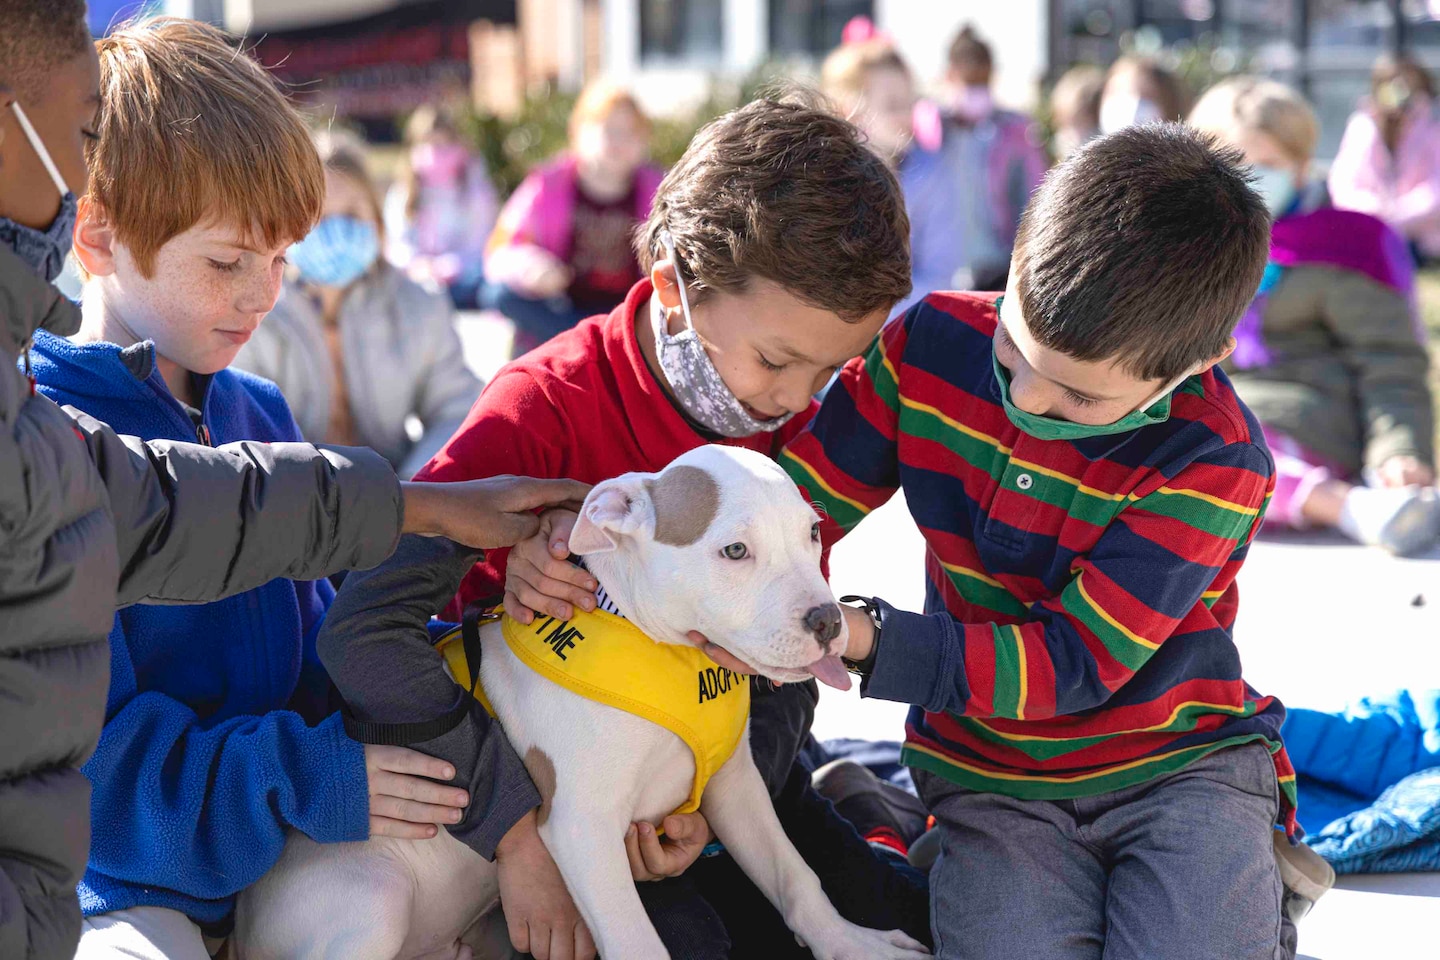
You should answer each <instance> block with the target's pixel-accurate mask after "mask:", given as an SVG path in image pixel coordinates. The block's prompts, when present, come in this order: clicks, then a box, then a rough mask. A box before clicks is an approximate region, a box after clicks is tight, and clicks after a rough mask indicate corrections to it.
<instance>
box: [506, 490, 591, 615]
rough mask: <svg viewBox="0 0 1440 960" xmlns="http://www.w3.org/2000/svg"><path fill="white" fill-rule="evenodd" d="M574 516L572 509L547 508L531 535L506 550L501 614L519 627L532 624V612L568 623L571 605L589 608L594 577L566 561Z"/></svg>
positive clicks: (572, 611)
mask: <svg viewBox="0 0 1440 960" xmlns="http://www.w3.org/2000/svg"><path fill="white" fill-rule="evenodd" d="M578 516H579V515H578V514H576V513H575V512H574V511H572V510H547V511H546V512H545V513H542V514H541V515H540V529H539V530H538V531H537V532H536V533H535V535H534V536H532V537H530V538H529V539H526V540H521V541H520V542H519V543H517V544H516V545H515V549H513V550H511V551H510V559H509V560H508V561H507V562H506V564H505V611H506V612H507V613H509V614H510V616H512V617H514V618H515V619H516V620H519V621H520V622H521V623H530V622H532V621H533V620H534V619H535V614H536V613H540V614H542V615H544V616H547V617H556V618H558V619H560V620H569V619H570V618H571V617H572V616H574V615H575V607H579V608H580V609H582V610H585V611H590V610H594V609H595V589H596V587H597V586H598V585H597V584H596V582H595V578H594V577H592V576H591V575H590V572H589V571H588V570H585V569H584V568H583V567H578V566H576V565H575V564H573V563H571V562H570V561H569V560H567V559H566V558H567V557H569V556H570V531H572V530H574V529H575V521H576V519H577V518H578Z"/></svg>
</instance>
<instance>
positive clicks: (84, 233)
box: [74, 195, 115, 277]
mask: <svg viewBox="0 0 1440 960" xmlns="http://www.w3.org/2000/svg"><path fill="white" fill-rule="evenodd" d="M74 250H75V259H76V260H78V261H80V266H82V267H84V268H85V272H86V273H88V274H89V275H90V276H92V277H108V276H110V275H111V274H113V273H114V272H115V228H114V227H113V226H111V224H110V218H109V217H108V216H106V213H105V208H104V207H102V206H101V205H100V204H99V202H97V201H96V200H95V199H94V198H93V197H91V196H89V195H86V196H83V197H81V198H80V202H79V204H78V211H77V216H76V219H75V244H74Z"/></svg>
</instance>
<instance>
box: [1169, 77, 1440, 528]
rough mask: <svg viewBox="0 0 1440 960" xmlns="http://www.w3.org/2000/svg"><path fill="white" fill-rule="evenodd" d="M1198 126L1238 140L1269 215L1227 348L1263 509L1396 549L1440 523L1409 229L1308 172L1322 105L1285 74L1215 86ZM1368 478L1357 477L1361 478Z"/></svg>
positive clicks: (1199, 110) (1289, 521)
mask: <svg viewBox="0 0 1440 960" xmlns="http://www.w3.org/2000/svg"><path fill="white" fill-rule="evenodd" d="M1190 122H1191V124H1192V125H1193V126H1196V127H1198V128H1200V129H1201V130H1205V131H1207V132H1210V133H1213V134H1215V135H1216V136H1218V137H1220V138H1221V139H1223V140H1225V141H1228V142H1229V143H1231V144H1233V145H1234V146H1235V147H1237V148H1239V149H1240V150H1241V151H1242V152H1243V153H1244V154H1245V159H1246V160H1247V161H1248V162H1249V163H1251V164H1252V165H1253V169H1254V172H1255V177H1256V181H1255V186H1256V189H1257V190H1258V191H1259V192H1260V193H1261V194H1262V195H1263V196H1264V197H1265V200H1266V203H1267V205H1268V206H1269V207H1270V211H1271V214H1272V215H1273V216H1274V217H1275V224H1274V227H1273V230H1272V232H1271V246H1270V262H1269V264H1268V266H1267V267H1266V270H1265V275H1264V279H1263V280H1262V281H1261V284H1260V292H1259V295H1258V296H1257V297H1256V298H1255V301H1254V303H1252V304H1251V306H1250V308H1249V310H1248V312H1247V313H1246V314H1245V316H1244V317H1243V318H1242V319H1241V321H1240V324H1239V326H1238V327H1237V328H1236V331H1235V336H1236V339H1237V341H1238V345H1237V347H1236V349H1235V353H1234V355H1233V356H1232V358H1231V360H1230V367H1231V369H1232V370H1233V373H1232V378H1233V381H1234V384H1235V388H1236V390H1237V391H1238V392H1239V394H1240V397H1241V398H1242V399H1243V400H1244V401H1245V402H1246V404H1248V405H1249V407H1250V409H1251V410H1253V411H1254V413H1255V415H1256V416H1257V417H1258V418H1259V419H1260V422H1261V424H1262V426H1263V427H1264V430H1265V438H1266V441H1267V442H1268V444H1269V446H1270V450H1271V452H1272V454H1273V455H1274V457H1275V467H1276V480H1275V495H1274V498H1273V500H1272V502H1271V504H1270V510H1269V513H1268V514H1267V519H1268V520H1270V521H1271V522H1277V523H1282V524H1285V525H1287V526H1290V527H1310V526H1321V527H1334V528H1336V529H1338V530H1340V531H1341V532H1342V533H1344V534H1345V535H1346V536H1348V537H1350V538H1351V539H1354V540H1357V541H1359V542H1361V543H1368V544H1376V545H1379V546H1381V547H1384V548H1385V549H1387V550H1389V551H1391V552H1393V553H1397V554H1410V553H1415V552H1418V551H1422V550H1425V549H1427V548H1428V547H1429V546H1430V545H1431V544H1433V543H1434V542H1435V540H1436V538H1437V536H1440V501H1437V499H1436V495H1435V490H1434V488H1433V484H1434V482H1435V470H1434V423H1433V415H1432V407H1431V401H1430V391H1429V388H1428V387H1427V386H1426V373H1427V370H1428V359H1427V356H1426V352H1425V347H1424V344H1423V336H1422V335H1421V334H1420V332H1419V328H1418V326H1417V323H1416V317H1415V311H1414V303H1413V293H1414V270H1413V266H1412V264H1411V262H1410V258H1409V256H1408V255H1407V252H1406V249H1405V243H1404V241H1403V240H1402V239H1401V238H1400V237H1399V236H1398V235H1397V234H1396V233H1395V232H1394V231H1393V230H1391V229H1390V228H1389V227H1387V226H1386V225H1385V224H1384V223H1383V222H1381V221H1380V220H1378V219H1376V218H1375V217H1372V216H1369V215H1368V214H1363V213H1357V212H1353V211H1346V210H1337V209H1335V208H1333V207H1331V206H1330V205H1329V204H1328V203H1327V202H1326V199H1325V191H1324V185H1323V184H1319V183H1313V184H1312V183H1310V182H1309V180H1308V174H1309V169H1310V159H1311V156H1312V154H1313V153H1314V150H1315V143H1316V140H1317V138H1318V136H1319V126H1318V124H1317V122H1316V120H1315V114H1314V112H1313V111H1312V110H1311V109H1310V106H1309V105H1308V104H1307V103H1306V102H1305V101H1304V99H1303V98H1302V97H1301V96H1300V95H1299V94H1298V93H1296V92H1295V91H1294V90H1291V89H1290V88H1289V87H1286V86H1284V85H1283V84H1280V83H1277V82H1275V81H1271V80H1261V79H1257V78H1254V77H1235V78H1231V79H1229V80H1225V81H1223V82H1221V83H1219V84H1217V85H1216V86H1214V87H1212V88H1211V89H1210V90H1209V91H1208V92H1207V93H1206V94H1205V96H1204V97H1202V98H1201V100H1200V102H1199V103H1198V104H1197V105H1196V107H1195V110H1194V112H1193V113H1192V114H1191V116H1190ZM1362 478H1363V480H1362Z"/></svg>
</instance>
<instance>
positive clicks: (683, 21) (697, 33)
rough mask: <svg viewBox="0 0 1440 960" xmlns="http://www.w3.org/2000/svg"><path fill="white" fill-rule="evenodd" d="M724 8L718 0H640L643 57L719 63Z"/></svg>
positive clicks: (648, 59) (641, 55) (722, 46)
mask: <svg viewBox="0 0 1440 960" xmlns="http://www.w3.org/2000/svg"><path fill="white" fill-rule="evenodd" d="M724 11H725V5H724V4H723V3H719V2H715V0H640V57H641V59H642V60H646V61H651V62H653V61H657V60H658V61H662V62H663V61H667V60H683V61H685V62H687V63H697V62H698V63H701V64H703V63H719V62H720V57H721V53H722V52H723V50H724V43H723V41H724V16H723V14H724Z"/></svg>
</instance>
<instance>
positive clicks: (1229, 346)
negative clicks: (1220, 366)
mask: <svg viewBox="0 0 1440 960" xmlns="http://www.w3.org/2000/svg"><path fill="white" fill-rule="evenodd" d="M1234 352H1235V338H1234V337H1231V338H1229V339H1228V340H1226V341H1225V349H1224V350H1221V351H1220V352H1219V353H1217V354H1215V356H1213V357H1211V358H1210V359H1209V360H1207V361H1205V365H1204V366H1203V367H1201V368H1200V369H1199V370H1196V371H1195V372H1196V373H1204V372H1205V371H1206V370H1209V369H1210V368H1211V367H1213V366H1215V364H1217V363H1224V362H1225V360H1226V358H1227V357H1229V356H1230V354H1232V353H1234Z"/></svg>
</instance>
